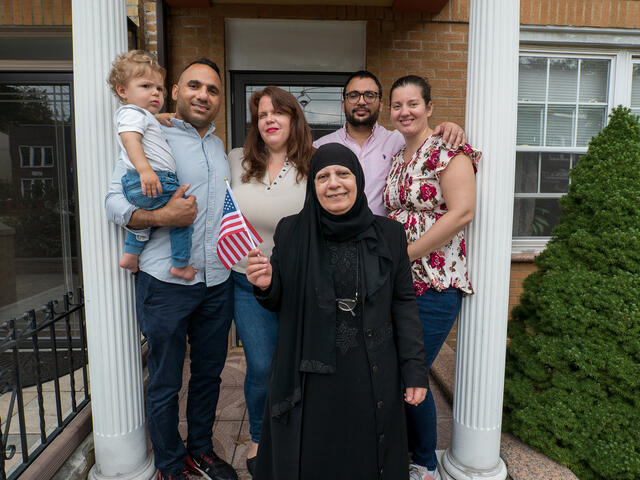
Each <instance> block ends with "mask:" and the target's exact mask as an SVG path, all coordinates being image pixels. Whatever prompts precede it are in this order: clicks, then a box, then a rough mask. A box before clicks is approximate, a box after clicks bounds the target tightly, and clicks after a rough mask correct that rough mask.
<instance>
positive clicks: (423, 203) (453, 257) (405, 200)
mask: <svg viewBox="0 0 640 480" xmlns="http://www.w3.org/2000/svg"><path fill="white" fill-rule="evenodd" d="M404 151H405V149H404V148H403V149H402V150H400V151H399V152H398V153H397V154H396V155H395V156H394V157H393V161H392V164H391V170H390V171H389V175H388V176H387V184H386V186H385V188H384V190H383V196H384V203H385V205H386V207H387V209H388V210H389V218H392V219H394V220H396V221H398V222H400V223H402V224H403V225H404V229H405V231H406V233H407V242H409V243H412V242H415V241H416V240H418V238H420V237H421V236H422V235H424V234H425V233H426V232H427V231H428V230H429V229H430V228H431V227H432V226H433V224H434V223H436V221H437V220H438V219H439V218H440V217H442V216H443V215H444V214H445V213H447V205H446V204H445V201H444V197H443V196H442V189H441V187H440V174H441V172H442V171H443V170H444V169H445V168H447V165H449V162H450V161H451V159H452V158H453V157H455V156H456V155H458V154H465V155H467V156H468V157H469V158H471V162H472V163H473V170H474V172H476V171H477V167H478V162H479V161H480V157H481V156H482V153H481V152H480V151H478V150H474V149H473V148H472V147H471V146H470V145H469V144H464V145H461V146H460V147H458V150H455V151H453V150H449V149H448V148H447V147H445V146H444V145H443V143H442V138H441V137H440V136H430V137H429V138H427V139H426V140H425V142H424V143H423V144H422V146H421V147H420V148H419V149H418V151H417V152H416V153H415V154H414V155H413V157H412V158H411V161H409V162H407V163H405V162H404V160H403V158H402V154H403V153H404ZM411 273H412V275H413V288H414V290H415V292H416V295H418V296H419V295H422V294H423V293H424V292H426V291H427V290H428V289H430V288H433V289H435V290H437V291H439V292H440V291H443V290H445V289H447V288H449V287H455V288H458V289H460V290H461V291H462V292H463V293H465V294H472V293H473V288H472V287H471V282H470V281H469V274H468V272H467V252H466V247H465V241H464V230H461V231H460V232H458V233H457V234H456V235H455V236H454V237H453V239H452V240H451V241H450V242H449V243H447V244H445V245H443V246H442V247H440V248H438V249H437V250H436V251H434V252H431V253H430V254H429V255H427V256H425V257H421V258H418V259H416V260H414V261H413V263H412V265H411Z"/></svg>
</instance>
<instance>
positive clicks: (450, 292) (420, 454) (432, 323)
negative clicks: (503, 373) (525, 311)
mask: <svg viewBox="0 0 640 480" xmlns="http://www.w3.org/2000/svg"><path fill="white" fill-rule="evenodd" d="M417 300H418V311H419V313H420V321H421V322H422V331H423V333H424V349H425V352H426V361H427V366H428V368H431V364H432V363H433V361H434V360H435V359H436V357H437V356H438V352H439V351H440V348H441V347H442V344H443V343H444V341H445V340H446V339H447V335H449V332H450V331H451V327H453V323H454V322H455V320H456V317H457V316H458V312H459V311H460V305H461V303H462V292H461V291H460V290H458V289H457V288H453V287H450V288H447V289H446V290H444V291H442V292H438V291H436V290H432V289H430V290H427V291H426V292H425V293H424V294H423V295H420V296H419V297H417ZM405 411H406V414H407V431H408V433H409V450H410V451H411V452H413V463H417V464H418V465H422V466H423V467H427V468H428V469H429V470H435V469H436V467H437V466H438V459H437V457H436V444H437V442H438V436H437V422H436V419H437V417H436V405H435V402H434V401H433V395H432V394H431V390H429V391H428V392H427V397H426V398H425V399H424V401H423V402H422V403H421V404H420V405H418V406H415V407H414V406H412V405H409V404H405Z"/></svg>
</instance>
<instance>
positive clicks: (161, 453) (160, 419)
mask: <svg viewBox="0 0 640 480" xmlns="http://www.w3.org/2000/svg"><path fill="white" fill-rule="evenodd" d="M232 295H233V283H232V281H231V279H230V278H229V279H228V280H227V281H225V282H224V283H221V284H220V285H216V286H213V287H208V288H207V287H206V285H205V284H204V283H198V284H195V285H179V284H173V283H167V282H162V281H160V280H158V279H156V278H154V277H152V276H151V275H148V274H146V273H145V272H142V271H141V272H139V273H138V274H137V276H136V311H137V313H138V320H139V322H140V329H141V330H142V333H143V334H144V335H145V336H146V337H147V342H148V345H149V355H148V357H147V366H148V368H149V385H148V387H147V419H148V424H149V435H150V436H151V443H152V444H153V453H154V456H155V465H156V468H158V470H160V471H161V472H162V473H163V474H167V475H168V474H174V473H176V472H181V471H183V470H184V460H185V456H186V449H185V447H184V444H183V443H182V439H181V438H180V434H179V433H178V392H179V391H180V387H181V385H182V367H183V364H184V358H185V352H186V348H187V337H188V338H189V344H190V346H191V351H190V359H191V378H190V380H189V397H188V401H187V425H188V437H187V448H188V449H189V452H190V453H191V454H193V455H199V454H201V453H205V452H207V451H208V450H209V449H211V448H212V443H211V435H212V429H213V421H214V419H215V411H216V405H217V403H218V395H219V393H220V373H221V372H222V368H223V367H224V362H225V359H226V356H227V337H228V333H229V326H230V324H231V317H232V315H233V297H232Z"/></svg>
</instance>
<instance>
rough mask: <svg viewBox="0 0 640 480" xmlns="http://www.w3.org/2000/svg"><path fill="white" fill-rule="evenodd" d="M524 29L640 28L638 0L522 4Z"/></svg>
mask: <svg viewBox="0 0 640 480" xmlns="http://www.w3.org/2000/svg"><path fill="white" fill-rule="evenodd" d="M520 23H521V24H523V25H547V24H548V25H574V26H581V27H610V28H640V1H638V0H521V1H520Z"/></svg>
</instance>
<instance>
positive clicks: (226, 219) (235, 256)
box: [216, 210, 262, 270]
mask: <svg viewBox="0 0 640 480" xmlns="http://www.w3.org/2000/svg"><path fill="white" fill-rule="evenodd" d="M243 219H244V223H243ZM245 225H246V228H245ZM249 235H251V239H249ZM251 240H253V243H252V242H251ZM260 243H262V238H260V235H258V232H256V231H255V230H254V228H253V226H251V224H250V223H249V222H248V221H247V219H246V218H245V217H244V215H242V214H241V213H240V212H239V211H238V210H234V211H232V212H229V213H227V214H226V215H225V216H223V217H222V222H221V223H220V234H219V236H218V246H217V249H216V250H217V252H218V258H220V261H221V262H222V264H223V265H224V266H225V268H226V269H227V270H230V269H231V267H233V266H234V265H235V264H236V263H238V262H239V261H240V260H241V259H242V258H243V257H244V256H245V255H247V254H248V253H249V252H250V251H251V249H252V248H254V246H257V245H259V244H260Z"/></svg>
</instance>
